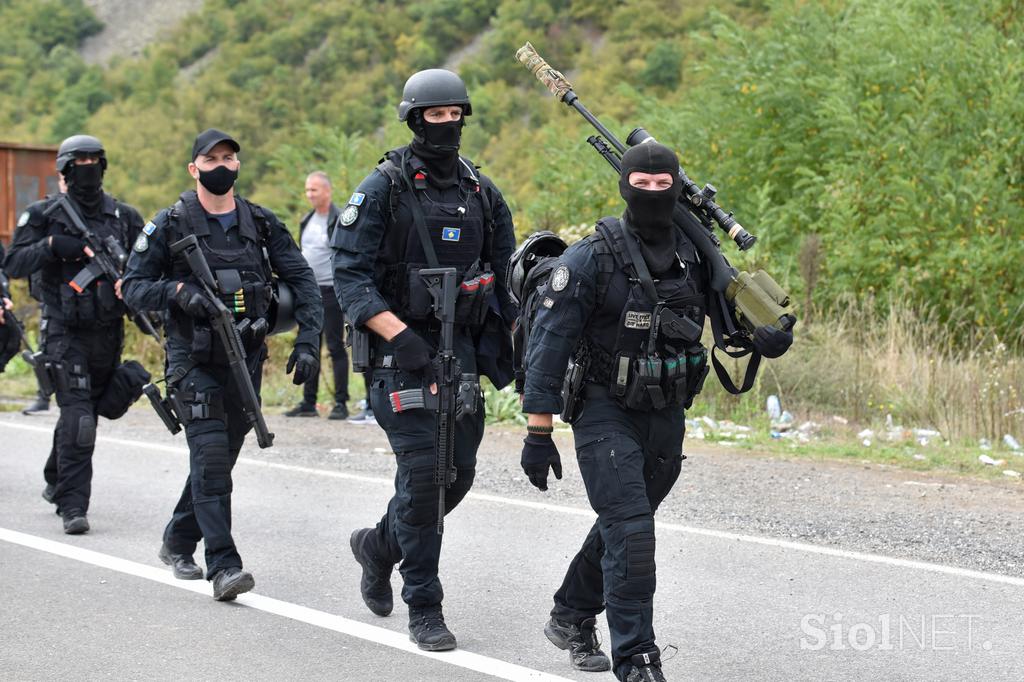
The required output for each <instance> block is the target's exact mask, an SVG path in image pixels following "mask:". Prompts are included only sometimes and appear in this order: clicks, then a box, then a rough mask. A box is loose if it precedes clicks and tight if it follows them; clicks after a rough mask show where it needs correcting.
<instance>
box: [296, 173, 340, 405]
mask: <svg viewBox="0 0 1024 682" xmlns="http://www.w3.org/2000/svg"><path fill="white" fill-rule="evenodd" d="M306 199H308V200H309V203H310V205H311V206H312V207H313V210H311V211H310V212H309V213H307V214H306V215H305V216H304V217H303V218H302V220H301V221H299V245H300V246H301V247H302V255H303V256H305V257H306V260H307V261H308V262H309V266H310V267H311V268H313V275H314V276H315V277H316V283H317V284H318V285H320V297H321V298H322V299H323V302H324V326H323V332H321V333H322V334H323V335H324V336H326V337H327V350H328V352H329V353H330V356H331V366H332V368H333V370H334V408H333V409H332V410H331V413H330V415H329V416H328V417H327V418H328V419H345V418H346V417H348V407H347V406H346V405H345V403H346V402H347V401H348V354H347V353H346V352H345V320H344V317H343V315H342V312H341V306H340V305H338V297H337V296H335V295H334V264H333V262H332V259H333V257H334V252H333V251H332V250H331V247H330V235H331V234H332V233H333V232H334V224H335V222H337V220H338V207H337V206H335V205H334V203H333V202H332V201H331V180H330V178H328V177H327V174H326V173H324V172H323V171H314V172H312V173H310V174H309V177H307V178H306ZM321 343H322V340H321ZM319 378H320V377H319V374H314V375H313V376H311V377H310V378H309V380H308V381H306V383H305V384H303V387H302V402H301V403H299V404H298V405H296V406H295V407H294V408H292V409H291V410H288V411H287V412H285V416H287V417H316V416H318V413H317V411H316V394H317V390H318V389H319Z"/></svg>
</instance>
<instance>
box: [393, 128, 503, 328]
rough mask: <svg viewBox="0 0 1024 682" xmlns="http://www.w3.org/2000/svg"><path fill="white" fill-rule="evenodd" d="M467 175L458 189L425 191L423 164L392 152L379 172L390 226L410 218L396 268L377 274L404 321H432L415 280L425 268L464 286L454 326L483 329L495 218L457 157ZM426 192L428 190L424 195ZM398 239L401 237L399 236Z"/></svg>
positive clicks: (490, 281)
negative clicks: (447, 270) (444, 270)
mask: <svg viewBox="0 0 1024 682" xmlns="http://www.w3.org/2000/svg"><path fill="white" fill-rule="evenodd" d="M460 163H462V164H463V169H464V171H466V172H465V173H464V174H462V177H461V178H460V181H459V183H458V184H457V185H455V186H453V187H450V188H446V189H444V190H438V189H437V188H434V187H433V186H428V183H427V177H426V174H427V170H426V166H425V164H424V163H423V162H422V161H421V160H420V159H418V158H417V157H415V156H413V155H412V153H411V152H409V151H408V148H400V149H396V150H392V151H390V152H388V153H387V155H385V159H384V161H382V162H381V163H380V165H378V166H377V169H378V170H379V171H380V172H381V173H382V174H383V175H384V176H385V177H387V178H388V179H389V180H390V182H391V190H390V198H389V209H390V215H389V220H390V221H391V223H390V224H391V225H394V224H395V220H396V216H398V215H399V214H401V215H402V216H408V217H410V218H411V220H409V224H405V225H403V227H404V228H405V229H404V248H403V250H402V257H401V260H400V261H399V262H398V263H391V264H386V265H383V266H381V267H380V268H379V270H378V273H377V285H378V290H379V291H380V292H381V294H382V295H383V296H384V298H385V300H386V301H387V302H388V305H389V306H390V307H391V310H392V311H394V312H395V313H396V314H397V315H398V316H399V317H401V318H403V319H404V320H406V321H409V320H425V319H428V318H431V317H432V309H431V307H430V304H431V300H430V296H429V293H427V291H426V288H425V287H424V286H423V283H422V280H421V279H420V277H419V274H418V273H419V270H420V269H423V268H428V267H436V266H439V267H454V268H456V269H457V270H458V274H459V281H460V282H462V283H463V285H462V287H461V290H460V299H459V302H458V305H457V310H456V318H457V319H456V321H457V323H458V324H468V325H476V324H482V322H483V315H484V314H485V313H486V301H487V299H488V298H489V297H490V295H491V293H492V292H493V286H494V276H493V273H491V272H490V264H489V261H490V253H491V233H492V231H493V224H492V223H493V217H492V215H491V207H490V202H489V201H488V198H487V195H486V192H485V191H484V190H483V188H482V186H481V182H480V178H479V176H478V174H477V172H476V169H475V167H474V166H473V164H472V163H470V162H468V161H467V160H465V159H462V158H461V157H460ZM428 187H429V189H428ZM417 213H418V214H419V215H420V216H422V219H423V225H424V226H425V228H426V232H427V236H428V237H429V244H430V247H431V248H432V250H433V251H434V254H435V255H436V258H437V264H436V266H435V265H433V264H431V263H430V258H429V257H428V255H427V253H426V247H425V246H424V241H423V237H422V235H421V233H420V230H419V227H418V226H417V225H416V221H417ZM399 235H401V233H399Z"/></svg>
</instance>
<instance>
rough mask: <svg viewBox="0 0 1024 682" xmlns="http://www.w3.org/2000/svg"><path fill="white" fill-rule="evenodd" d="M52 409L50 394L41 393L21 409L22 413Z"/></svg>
mask: <svg viewBox="0 0 1024 682" xmlns="http://www.w3.org/2000/svg"><path fill="white" fill-rule="evenodd" d="M49 411H50V396H48V395H40V396H38V397H37V398H36V399H35V400H34V401H33V402H32V403H31V404H29V405H28V406H26V407H25V409H24V410H22V411H21V413H22V414H35V413H36V412H49Z"/></svg>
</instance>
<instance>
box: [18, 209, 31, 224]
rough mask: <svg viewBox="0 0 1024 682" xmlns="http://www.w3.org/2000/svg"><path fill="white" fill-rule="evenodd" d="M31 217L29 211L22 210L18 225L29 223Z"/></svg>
mask: <svg viewBox="0 0 1024 682" xmlns="http://www.w3.org/2000/svg"><path fill="white" fill-rule="evenodd" d="M29 217H30V216H29V214H28V211H22V213H21V215H20V216H18V227H24V226H25V225H27V224H28V219H29Z"/></svg>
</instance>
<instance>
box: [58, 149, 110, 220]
mask: <svg viewBox="0 0 1024 682" xmlns="http://www.w3.org/2000/svg"><path fill="white" fill-rule="evenodd" d="M64 182H65V183H66V184H67V186H68V194H70V195H71V196H72V198H73V199H74V200H75V203H77V204H78V205H79V206H81V207H82V212H83V213H85V214H86V215H88V216H94V217H95V216H97V215H99V213H100V210H102V208H103V164H102V163H83V164H81V165H76V164H75V163H74V162H72V163H69V164H68V165H67V166H66V167H65V169H64Z"/></svg>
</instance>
